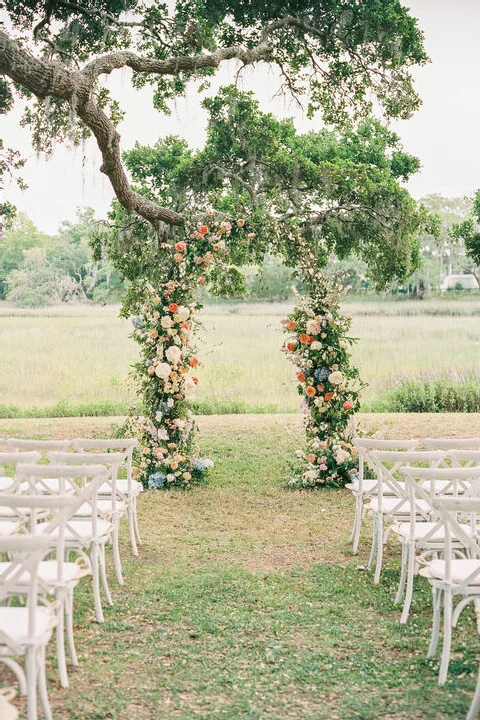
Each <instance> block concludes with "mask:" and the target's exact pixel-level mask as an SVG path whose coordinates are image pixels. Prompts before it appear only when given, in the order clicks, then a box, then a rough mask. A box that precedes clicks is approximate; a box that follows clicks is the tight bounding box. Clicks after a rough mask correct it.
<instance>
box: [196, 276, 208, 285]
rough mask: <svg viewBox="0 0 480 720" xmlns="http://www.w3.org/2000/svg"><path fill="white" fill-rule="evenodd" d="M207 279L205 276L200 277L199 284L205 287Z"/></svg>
mask: <svg viewBox="0 0 480 720" xmlns="http://www.w3.org/2000/svg"><path fill="white" fill-rule="evenodd" d="M206 279H207V278H206V277H205V275H200V277H199V278H198V284H199V285H203V283H204V282H205V280H206Z"/></svg>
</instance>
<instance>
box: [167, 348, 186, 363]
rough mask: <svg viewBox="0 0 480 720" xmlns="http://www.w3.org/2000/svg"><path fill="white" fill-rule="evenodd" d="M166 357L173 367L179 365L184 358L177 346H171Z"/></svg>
mask: <svg viewBox="0 0 480 720" xmlns="http://www.w3.org/2000/svg"><path fill="white" fill-rule="evenodd" d="M165 357H166V358H167V360H168V361H169V362H171V363H173V365H178V363H179V362H180V358H181V357H182V351H181V350H180V348H179V347H178V346H177V345H170V347H168V348H167V349H166V350H165Z"/></svg>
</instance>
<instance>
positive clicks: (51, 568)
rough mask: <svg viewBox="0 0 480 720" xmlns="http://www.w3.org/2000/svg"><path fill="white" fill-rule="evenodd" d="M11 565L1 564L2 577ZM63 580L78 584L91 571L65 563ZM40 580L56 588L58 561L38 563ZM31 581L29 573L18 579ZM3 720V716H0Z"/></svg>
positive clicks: (85, 567) (25, 581)
mask: <svg viewBox="0 0 480 720" xmlns="http://www.w3.org/2000/svg"><path fill="white" fill-rule="evenodd" d="M9 565H10V563H8V562H0V575H1V574H2V573H3V572H4V571H5V570H6V569H7V568H8V566H9ZM62 572H63V579H62V582H61V585H66V584H70V583H74V584H76V583H77V582H78V581H79V580H80V578H82V577H84V576H85V575H91V571H90V569H89V568H87V566H86V565H80V564H79V563H76V562H64V563H63V568H62ZM38 579H39V581H40V582H41V583H42V585H47V586H55V585H57V584H58V563H57V561H56V560H42V561H41V562H39V563H38ZM28 580H29V573H27V572H24V573H23V574H22V575H20V577H19V578H18V583H19V584H20V585H22V584H27V583H28ZM0 718H1V715H0Z"/></svg>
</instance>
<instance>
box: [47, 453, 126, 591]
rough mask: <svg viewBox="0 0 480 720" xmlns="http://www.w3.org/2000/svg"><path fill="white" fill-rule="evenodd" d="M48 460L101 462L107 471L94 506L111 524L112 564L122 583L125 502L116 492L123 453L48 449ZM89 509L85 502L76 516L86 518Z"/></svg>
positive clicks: (97, 463)
mask: <svg viewBox="0 0 480 720" xmlns="http://www.w3.org/2000/svg"><path fill="white" fill-rule="evenodd" d="M47 457H48V459H49V460H50V461H51V462H52V463H59V464H66V465H68V464H70V465H72V464H75V465H84V464H85V465H104V466H105V468H107V470H108V472H107V475H106V479H105V480H104V481H103V482H102V484H101V487H99V489H98V498H97V503H96V509H97V512H98V514H99V516H100V517H101V518H102V519H103V520H107V521H108V522H110V523H111V524H112V533H111V541H112V547H113V563H114V567H115V574H116V576H117V580H118V583H119V584H120V585H123V584H124V581H123V575H122V562H121V559H120V548H119V540H118V530H119V524H120V519H121V518H122V517H123V516H124V515H125V514H126V512H127V501H126V500H125V499H124V496H123V494H122V493H118V492H117V482H118V477H117V476H118V471H119V469H120V468H121V467H122V466H124V465H125V463H126V462H127V459H128V458H127V453H126V452H109V453H107V452H103V453H101V452H95V453H93V452H49V453H47ZM91 511H92V507H91V505H89V504H88V503H84V504H83V505H82V507H80V508H78V510H77V511H76V513H75V515H76V517H77V518H80V517H88V516H89V515H90V513H91Z"/></svg>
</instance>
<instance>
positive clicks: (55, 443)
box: [6, 438, 71, 453]
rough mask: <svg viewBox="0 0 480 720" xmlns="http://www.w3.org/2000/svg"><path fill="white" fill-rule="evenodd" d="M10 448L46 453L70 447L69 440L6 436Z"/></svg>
mask: <svg viewBox="0 0 480 720" xmlns="http://www.w3.org/2000/svg"><path fill="white" fill-rule="evenodd" d="M6 443H7V446H8V447H9V448H10V450H17V451H18V450H21V451H24V450H38V451H39V452H41V453H46V452H47V451H48V450H66V449H67V448H68V447H70V445H71V442H70V440H24V439H23V438H7V440H6Z"/></svg>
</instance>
